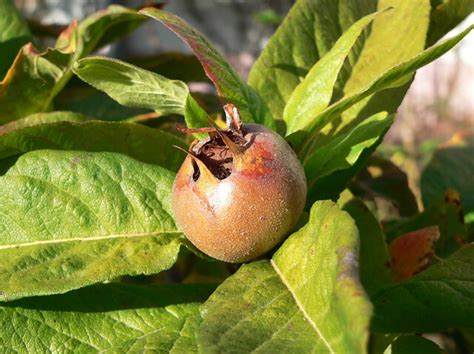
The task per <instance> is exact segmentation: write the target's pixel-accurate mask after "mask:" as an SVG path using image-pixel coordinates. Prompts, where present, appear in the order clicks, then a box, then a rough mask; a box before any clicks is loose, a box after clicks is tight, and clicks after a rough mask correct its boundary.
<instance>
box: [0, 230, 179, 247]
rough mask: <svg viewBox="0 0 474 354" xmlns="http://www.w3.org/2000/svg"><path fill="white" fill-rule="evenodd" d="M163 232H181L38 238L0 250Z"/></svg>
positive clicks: (132, 236)
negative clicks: (52, 238) (37, 239)
mask: <svg viewBox="0 0 474 354" xmlns="http://www.w3.org/2000/svg"><path fill="white" fill-rule="evenodd" d="M163 234H177V235H181V234H182V233H181V232H179V231H156V232H144V233H136V234H117V235H99V236H93V237H71V238H63V239H57V240H40V241H34V242H25V243H20V244H14V245H0V250H3V249H10V248H20V247H30V246H37V245H47V244H55V243H67V242H87V241H100V240H107V239H117V238H139V237H151V236H158V235H163Z"/></svg>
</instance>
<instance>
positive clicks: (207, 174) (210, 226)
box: [173, 104, 306, 263]
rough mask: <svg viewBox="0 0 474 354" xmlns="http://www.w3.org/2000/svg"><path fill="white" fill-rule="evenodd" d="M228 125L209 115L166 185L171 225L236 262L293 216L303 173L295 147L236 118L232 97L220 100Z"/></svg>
mask: <svg viewBox="0 0 474 354" xmlns="http://www.w3.org/2000/svg"><path fill="white" fill-rule="evenodd" d="M224 109H225V112H226V116H227V126H228V129H225V130H221V129H219V128H217V126H215V125H214V123H213V122H212V121H210V122H211V125H212V127H211V128H201V129H182V130H184V131H186V132H188V133H192V132H207V133H209V137H208V138H206V139H203V140H200V141H194V142H193V143H192V144H191V146H190V149H189V151H188V152H187V154H188V156H187V157H186V159H185V160H184V162H183V164H182V166H181V168H180V169H179V171H178V174H177V176H176V179H175V181H174V185H173V212H174V216H175V220H176V223H177V225H178V227H179V228H180V229H181V230H182V231H183V232H184V233H185V234H186V236H187V237H188V239H189V240H190V241H191V242H192V243H193V244H194V245H195V246H196V247H197V248H198V249H199V250H201V251H202V252H204V253H206V254H208V255H209V256H211V257H214V258H217V259H219V260H222V261H226V262H232V263H239V262H245V261H248V260H251V259H253V258H256V257H258V256H260V255H262V254H264V253H266V252H267V251H269V250H270V249H272V248H273V247H274V246H275V245H277V244H278V243H279V242H280V241H282V239H283V238H284V237H285V236H286V235H287V234H288V232H289V231H290V230H291V228H292V227H293V226H295V224H296V223H297V221H298V219H299V217H300V216H301V213H302V211H303V207H304V204H305V199H306V178H305V174H304V171H303V167H302V166H301V164H300V162H299V161H298V158H297V157H296V154H295V153H294V152H293V150H292V149H291V147H290V146H289V145H288V144H287V143H286V141H285V140H284V139H283V138H282V137H281V136H280V135H278V134H277V133H275V132H273V131H271V130H270V129H267V128H266V127H264V126H262V125H259V124H241V122H240V116H239V112H238V110H237V108H236V107H235V106H234V105H230V104H228V105H225V106H224Z"/></svg>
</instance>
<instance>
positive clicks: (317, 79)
mask: <svg viewBox="0 0 474 354" xmlns="http://www.w3.org/2000/svg"><path fill="white" fill-rule="evenodd" d="M376 15H377V13H375V14H371V15H367V16H364V17H363V18H362V19H360V20H358V21H357V22H356V23H354V24H353V25H352V26H351V27H350V28H349V29H348V30H347V31H346V32H345V33H344V34H343V35H342V36H341V37H340V38H339V39H338V40H337V42H336V43H335V44H334V46H333V47H332V48H331V50H330V51H329V52H327V53H326V54H325V55H324V56H323V57H322V58H321V59H320V60H319V61H318V62H317V63H316V64H315V65H314V66H313V67H312V68H311V70H310V71H309V72H308V74H307V75H306V77H305V78H304V80H303V81H302V82H301V83H300V84H299V85H298V86H296V88H295V89H294V91H293V93H292V94H291V96H290V98H289V99H288V102H287V104H286V106H285V110H284V112H283V119H284V120H285V122H286V124H287V130H286V133H287V134H291V133H294V132H296V131H298V130H301V129H303V128H304V127H305V126H306V125H308V123H310V121H311V118H312V117H315V116H316V115H317V114H318V113H320V112H321V111H323V110H324V109H325V108H326V107H327V106H328V105H329V103H330V101H331V97H332V95H333V91H334V85H335V83H336V80H337V77H338V74H339V71H340V70H341V68H342V65H343V64H344V61H345V60H346V58H347V56H348V55H349V53H350V51H351V49H352V47H353V46H354V44H355V43H356V41H357V38H359V36H360V34H361V32H362V31H363V30H364V28H366V27H367V26H368V25H369V24H370V23H371V22H372V21H373V19H374V18H375V16H376Z"/></svg>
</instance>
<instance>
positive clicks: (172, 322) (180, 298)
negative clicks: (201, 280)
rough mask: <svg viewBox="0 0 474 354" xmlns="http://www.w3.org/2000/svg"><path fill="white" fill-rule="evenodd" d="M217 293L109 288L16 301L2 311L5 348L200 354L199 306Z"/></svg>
mask: <svg viewBox="0 0 474 354" xmlns="http://www.w3.org/2000/svg"><path fill="white" fill-rule="evenodd" d="M211 290H212V287H210V286H200V285H171V286H170V285H161V286H132V285H125V284H109V285H101V286H92V287H88V288H84V289H80V290H77V291H73V292H70V293H68V294H65V295H53V296H45V297H36V298H31V299H22V300H19V301H14V302H12V303H7V304H3V305H2V306H0V325H1V326H2V331H1V333H0V347H1V348H2V350H3V351H7V352H10V351H12V352H29V353H40V352H91V351H92V352H98V351H100V352H122V353H125V352H144V351H153V352H158V353H184V352H186V353H189V352H195V351H196V350H197V345H196V343H195V341H194V332H195V330H196V327H197V325H198V324H199V318H200V317H199V304H198V303H196V301H203V300H205V299H206V297H207V296H208V295H209V293H210V291H211Z"/></svg>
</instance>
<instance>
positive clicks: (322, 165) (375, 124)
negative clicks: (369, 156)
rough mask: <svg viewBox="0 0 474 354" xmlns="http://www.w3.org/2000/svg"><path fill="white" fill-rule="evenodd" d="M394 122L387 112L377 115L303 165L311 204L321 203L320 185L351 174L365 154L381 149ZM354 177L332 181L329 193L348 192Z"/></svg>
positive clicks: (337, 138) (348, 131) (342, 136)
mask: <svg viewBox="0 0 474 354" xmlns="http://www.w3.org/2000/svg"><path fill="white" fill-rule="evenodd" d="M392 122H393V115H388V114H387V113H386V112H381V113H379V114H375V115H373V116H372V117H369V118H367V119H366V120H364V121H363V122H362V123H360V124H359V125H357V126H356V127H355V128H354V129H353V130H347V131H342V132H341V133H339V134H338V135H337V136H335V137H334V138H333V139H332V140H331V141H329V142H327V144H325V145H322V146H320V147H319V149H318V150H316V151H314V153H313V154H311V155H310V156H308V157H307V159H306V160H304V161H303V166H304V169H305V172H306V178H307V183H308V196H309V197H308V200H310V201H314V200H316V199H320V198H321V196H320V195H318V191H319V188H318V181H319V180H320V179H321V178H323V177H325V176H328V175H330V174H331V173H333V172H335V171H339V170H348V169H350V168H351V167H353V166H354V165H355V164H356V163H357V162H358V161H359V160H360V159H361V155H362V154H363V152H364V151H365V150H367V149H370V148H372V147H374V146H377V145H378V143H379V140H380V138H381V137H383V136H384V135H385V133H386V132H387V130H388V128H389V127H390V125H391V124H392ZM352 175H353V174H351V175H348V176H347V178H343V179H340V180H334V179H332V182H333V183H332V185H330V186H327V187H328V188H326V193H329V192H330V191H334V193H333V194H334V195H337V194H338V193H339V192H340V190H342V189H344V187H345V185H346V184H347V183H348V181H349V180H350V178H351V177H352Z"/></svg>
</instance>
